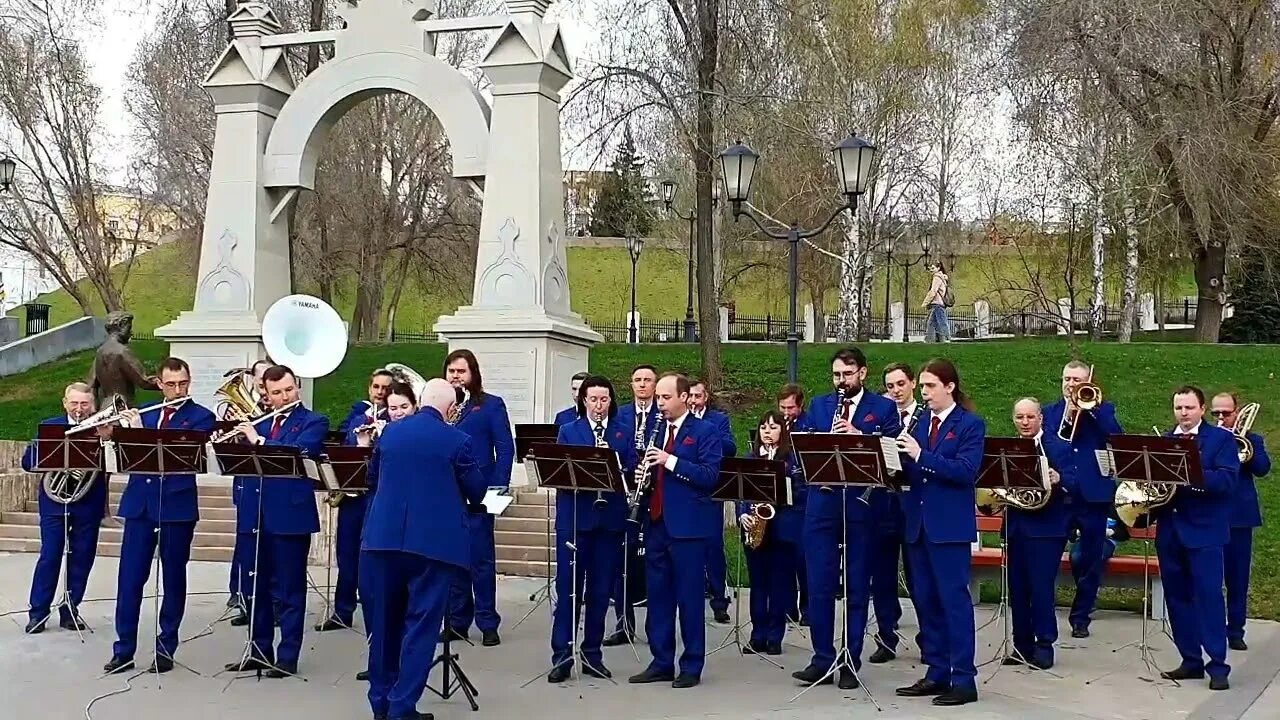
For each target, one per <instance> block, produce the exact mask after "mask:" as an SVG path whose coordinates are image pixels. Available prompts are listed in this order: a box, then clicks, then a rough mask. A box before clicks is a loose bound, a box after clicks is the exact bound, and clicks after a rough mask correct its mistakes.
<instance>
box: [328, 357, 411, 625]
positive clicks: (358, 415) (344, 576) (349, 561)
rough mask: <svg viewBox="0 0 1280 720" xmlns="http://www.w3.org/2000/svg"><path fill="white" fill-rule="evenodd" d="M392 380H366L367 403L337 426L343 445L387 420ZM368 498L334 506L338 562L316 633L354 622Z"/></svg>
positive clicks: (379, 375) (378, 374) (378, 373)
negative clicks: (329, 608)
mask: <svg viewBox="0 0 1280 720" xmlns="http://www.w3.org/2000/svg"><path fill="white" fill-rule="evenodd" d="M392 380H393V377H392V375H391V373H390V372H389V371H387V370H385V369H381V368H379V369H377V370H374V371H373V374H371V375H370V376H369V388H368V391H367V393H368V399H367V400H358V401H356V402H355V403H353V404H352V405H351V409H350V410H349V411H347V417H346V418H345V419H343V421H342V424H341V425H340V426H338V431H339V432H341V433H342V435H343V444H344V445H356V444H357V442H356V432H355V431H356V429H357V428H361V427H368V426H370V425H373V424H375V423H377V422H379V421H381V422H385V421H386V420H387V392H388V391H389V390H390V389H391V383H392ZM368 504H369V496H368V495H367V494H363V493H362V494H360V495H357V496H355V497H351V496H346V495H344V496H343V497H342V504H340V505H339V506H338V528H337V532H336V537H335V538H334V555H335V556H336V559H337V561H338V581H337V583H335V585H334V588H333V614H332V615H330V616H329V617H328V618H325V620H324V622H321V623H320V624H318V625H316V631H317V632H327V631H329V630H339V629H341V628H349V627H351V623H352V621H353V620H354V619H355V612H356V602H357V599H358V592H357V591H358V586H359V578H360V532H361V530H363V529H364V516H365V509H366V508H367V507H368Z"/></svg>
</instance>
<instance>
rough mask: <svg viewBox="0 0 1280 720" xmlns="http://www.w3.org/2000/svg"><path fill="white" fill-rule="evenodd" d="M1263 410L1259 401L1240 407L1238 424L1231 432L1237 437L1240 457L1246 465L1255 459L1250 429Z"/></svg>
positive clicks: (1237, 448) (1237, 450)
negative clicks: (1259, 412)
mask: <svg viewBox="0 0 1280 720" xmlns="http://www.w3.org/2000/svg"><path fill="white" fill-rule="evenodd" d="M1260 410H1262V405H1260V404H1259V403H1256V402H1255V403H1249V404H1248V405H1245V406H1244V407H1243V408H1241V409H1240V412H1239V413H1237V414H1236V424H1235V425H1234V426H1233V427H1232V428H1231V434H1232V435H1234V436H1235V438H1236V452H1237V455H1239V457H1240V464H1241V465H1244V464H1245V463H1247V462H1249V461H1250V460H1252V459H1253V442H1251V441H1250V440H1249V437H1248V435H1249V430H1250V429H1252V428H1253V421H1254V420H1257V419H1258V411H1260Z"/></svg>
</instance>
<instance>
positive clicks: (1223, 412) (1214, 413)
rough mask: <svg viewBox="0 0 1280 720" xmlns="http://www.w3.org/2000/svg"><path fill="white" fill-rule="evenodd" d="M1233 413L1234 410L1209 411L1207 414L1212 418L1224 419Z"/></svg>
mask: <svg viewBox="0 0 1280 720" xmlns="http://www.w3.org/2000/svg"><path fill="white" fill-rule="evenodd" d="M1234 412H1235V411H1234V410H1210V411H1209V414H1210V415H1212V416H1214V417H1226V416H1228V415H1231V414H1233V413H1234Z"/></svg>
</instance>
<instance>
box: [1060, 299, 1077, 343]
mask: <svg viewBox="0 0 1280 720" xmlns="http://www.w3.org/2000/svg"><path fill="white" fill-rule="evenodd" d="M1058 318H1059V320H1058V334H1059V335H1067V334H1074V333H1075V327H1076V326H1075V318H1073V317H1071V298H1058Z"/></svg>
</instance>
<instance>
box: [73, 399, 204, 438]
mask: <svg viewBox="0 0 1280 720" xmlns="http://www.w3.org/2000/svg"><path fill="white" fill-rule="evenodd" d="M189 399H190V398H189V397H188V396H186V395H184V396H182V397H179V398H174V399H172V400H165V401H164V402H162V403H158V404H156V405H152V406H150V407H145V408H142V409H141V410H137V413H138V414H139V415H141V414H143V413H149V412H151V411H153V410H160V409H161V408H167V407H174V406H176V405H181V404H182V403H185V402H186V401H187V400H189ZM113 403H114V404H113V407H111V408H103V409H102V410H99V411H98V412H97V413H95V414H94V415H91V416H89V417H87V418H85V421H84V422H82V423H80V424H79V425H75V426H73V427H70V428H68V429H67V434H68V435H72V434H76V433H82V432H84V431H86V430H92V429H94V428H97V427H102V426H103V425H110V424H112V423H117V422H121V421H122V420H124V416H125V414H126V413H128V412H129V411H130V410H135V408H130V407H128V406H127V405H126V404H125V402H124V399H123V398H121V397H120V396H119V395H116V396H115V398H114V400H113Z"/></svg>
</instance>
